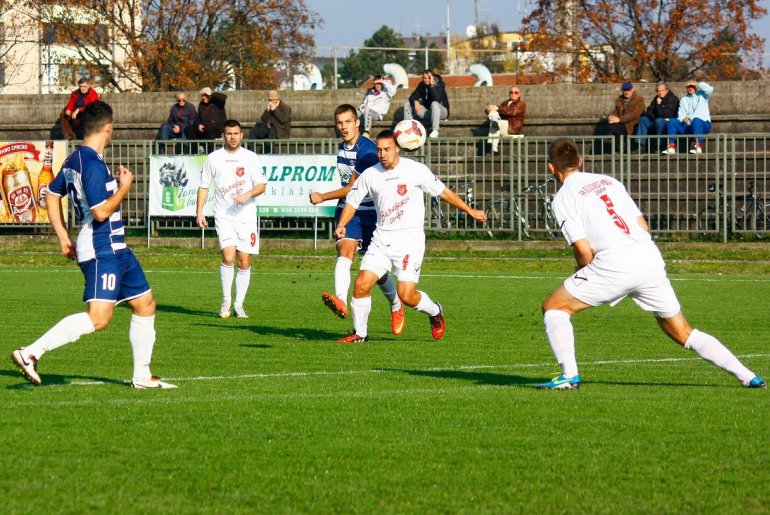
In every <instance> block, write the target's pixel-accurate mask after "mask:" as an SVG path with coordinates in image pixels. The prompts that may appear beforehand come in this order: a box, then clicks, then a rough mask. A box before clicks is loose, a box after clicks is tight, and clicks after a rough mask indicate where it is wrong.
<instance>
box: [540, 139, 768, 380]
mask: <svg viewBox="0 0 770 515" xmlns="http://www.w3.org/2000/svg"><path fill="white" fill-rule="evenodd" d="M582 164H583V160H582V158H581V157H580V155H579V153H578V148H577V145H576V144H575V143H574V142H573V141H571V140H567V139H560V140H556V141H554V142H553V143H552V144H551V147H550V150H549V162H548V169H549V170H550V171H551V173H552V174H553V175H554V177H556V179H557V180H558V181H559V182H560V183H561V184H562V186H561V188H560V189H559V191H558V193H557V194H556V196H555V197H554V201H553V213H554V216H555V217H556V220H557V222H558V224H559V226H560V227H561V229H562V232H563V234H564V237H565V238H566V239H567V242H568V243H569V244H570V245H571V246H572V250H573V254H574V256H575V261H576V262H577V266H578V270H577V271H576V272H575V273H574V274H573V275H572V276H571V277H569V278H567V279H566V280H565V281H564V283H563V284H562V286H560V287H559V288H557V289H556V290H555V291H554V292H553V293H551V294H550V295H549V296H548V298H546V299H545V301H544V302H543V314H544V316H543V318H544V320H545V331H546V335H547V336H548V342H549V343H550V345H551V349H552V350H553V353H554V355H555V356H556V360H557V361H558V362H559V364H560V365H561V367H562V374H561V375H560V376H559V377H556V378H554V379H553V380H551V381H549V382H547V383H543V384H541V385H540V387H541V388H544V389H558V390H567V389H570V390H571V389H576V388H579V387H580V384H581V378H580V375H579V374H578V367H577V361H576V359H575V338H574V334H573V329H572V322H571V320H570V317H571V316H572V315H574V314H575V313H578V312H580V311H583V310H584V309H587V308H590V307H593V306H600V305H603V304H610V305H611V306H614V305H615V304H617V303H618V302H620V301H621V300H622V299H623V298H624V297H626V296H628V297H631V298H632V299H633V300H634V302H636V304H637V305H638V306H639V307H641V308H642V309H643V310H645V311H648V312H651V313H652V314H653V315H655V319H656V320H657V322H658V324H659V325H660V327H661V329H663V332H664V333H666V334H667V335H668V336H669V337H670V338H671V339H672V340H674V341H675V342H677V343H678V344H679V345H682V346H683V347H684V348H685V349H690V350H692V351H695V352H696V353H697V354H698V355H699V356H700V357H702V358H703V359H705V360H706V361H709V362H711V363H713V364H714V365H716V366H718V367H720V368H722V369H723V370H725V371H727V372H729V373H731V374H733V375H734V376H735V377H736V378H737V379H738V380H739V381H740V382H741V384H742V385H743V386H746V387H748V388H764V387H765V381H764V380H763V379H762V378H761V377H759V376H757V375H755V374H754V373H753V372H752V371H751V370H749V369H748V368H746V367H745V366H744V365H743V364H742V363H741V362H740V361H739V360H738V358H736V357H735V356H734V355H733V353H732V352H730V350H728V349H727V348H726V347H725V346H724V345H722V343H721V342H720V341H719V340H717V339H716V338H714V337H713V336H711V335H710V334H707V333H704V332H702V331H699V330H698V329H694V328H692V327H691V326H690V324H689V323H688V322H687V320H686V319H685V318H684V315H683V314H682V311H681V309H680V306H679V301H678V300H677V297H676V294H675V293H674V290H673V288H672V287H671V283H670V282H669V280H668V277H667V276H666V268H665V263H664V262H663V258H662V256H661V255H660V251H659V250H658V247H657V246H656V245H655V244H654V243H653V241H652V238H651V237H650V233H649V232H648V227H647V222H646V221H645V219H644V217H643V216H642V213H641V212H640V211H639V208H638V207H637V206H636V204H635V203H634V201H633V200H632V199H631V197H630V196H629V194H628V192H626V189H625V187H624V186H623V185H622V184H621V183H620V182H618V181H617V180H615V179H613V178H612V177H608V176H604V175H598V174H592V173H585V172H581V171H580V168H581V166H582Z"/></svg>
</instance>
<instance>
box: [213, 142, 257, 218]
mask: <svg viewBox="0 0 770 515" xmlns="http://www.w3.org/2000/svg"><path fill="white" fill-rule="evenodd" d="M212 182H214V183H215V185H216V190H214V217H215V218H217V219H218V220H232V221H237V222H255V221H256V220H257V207H256V199H255V198H254V197H252V198H251V199H249V201H248V202H246V203H245V204H241V205H236V204H235V203H234V199H235V197H236V196H237V195H240V194H241V193H245V192H247V191H250V190H253V189H254V187H255V186H256V185H257V184H267V177H266V176H265V172H264V169H263V168H262V163H261V162H260V160H259V156H257V154H255V153H254V152H252V151H251V150H246V149H245V148H243V147H238V150H236V151H235V152H228V151H227V150H226V149H224V148H220V149H219V150H215V151H214V152H212V153H211V154H209V155H208V156H207V157H206V162H205V163H203V170H202V171H201V182H200V187H201V188H206V189H208V188H209V186H210V185H211V183H212Z"/></svg>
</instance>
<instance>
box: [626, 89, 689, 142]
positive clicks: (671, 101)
mask: <svg viewBox="0 0 770 515" xmlns="http://www.w3.org/2000/svg"><path fill="white" fill-rule="evenodd" d="M655 91H656V93H657V94H656V95H655V98H653V99H652V102H650V105H649V106H647V111H645V113H644V116H642V117H641V118H640V119H639V125H637V127H636V135H637V136H647V135H648V134H649V133H650V132H649V131H650V128H651V127H653V126H654V127H655V134H657V135H658V136H660V135H664V134H668V122H669V120H671V119H672V118H676V116H677V112H678V111H679V97H677V96H676V95H674V94H673V93H671V91H670V90H669V89H668V85H667V84H666V83H665V82H658V85H657V87H656V88H655ZM647 140H648V138H639V151H640V152H646V151H647V147H648V143H647Z"/></svg>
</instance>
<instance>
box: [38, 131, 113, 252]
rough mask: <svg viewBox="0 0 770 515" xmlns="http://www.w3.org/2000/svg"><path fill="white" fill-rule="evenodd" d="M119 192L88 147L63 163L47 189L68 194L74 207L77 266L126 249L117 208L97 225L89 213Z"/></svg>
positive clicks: (91, 149) (59, 194)
mask: <svg viewBox="0 0 770 515" xmlns="http://www.w3.org/2000/svg"><path fill="white" fill-rule="evenodd" d="M117 190H118V182H117V181H116V180H115V177H114V176H113V175H112V172H110V169H109V168H107V165H106V164H105V162H104V158H103V157H102V155H101V154H99V153H97V152H96V150H94V149H93V148H91V147H85V146H83V147H80V148H78V149H77V150H75V151H74V152H73V153H72V154H70V156H69V157H68V158H67V160H66V161H64V164H63V165H62V168H61V171H60V172H59V174H58V175H57V176H56V178H55V179H54V180H53V181H52V182H51V184H50V186H49V192H50V193H52V194H54V195H57V196H59V197H63V196H64V195H67V194H68V195H69V198H70V202H72V205H73V206H74V207H75V212H76V213H77V217H78V221H79V222H80V225H81V228H80V234H79V235H78V239H77V245H76V247H77V255H78V256H77V257H78V263H82V262H84V261H89V260H91V259H94V258H102V257H106V256H112V255H114V254H115V253H116V252H117V251H119V250H121V249H125V248H126V237H125V230H124V228H123V221H122V220H121V217H120V207H118V209H116V210H115V212H114V213H112V214H111V215H110V217H109V218H108V219H107V220H105V221H103V222H97V221H96V220H94V216H93V214H92V213H91V210H92V209H93V208H95V207H97V206H99V205H100V204H103V203H104V202H106V201H107V199H108V198H110V197H111V196H113V195H114V194H115V192H116V191H117Z"/></svg>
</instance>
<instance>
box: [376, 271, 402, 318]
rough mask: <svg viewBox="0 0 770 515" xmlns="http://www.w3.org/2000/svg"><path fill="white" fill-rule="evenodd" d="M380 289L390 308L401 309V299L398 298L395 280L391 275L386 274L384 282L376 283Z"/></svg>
mask: <svg viewBox="0 0 770 515" xmlns="http://www.w3.org/2000/svg"><path fill="white" fill-rule="evenodd" d="M377 286H379V287H380V290H382V294H383V295H385V298H386V299H388V302H390V310H391V311H398V310H399V309H401V299H399V298H398V291H396V281H394V280H393V276H392V275H390V274H388V278H387V279H386V280H385V283H384V284H379V283H378V284H377Z"/></svg>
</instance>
